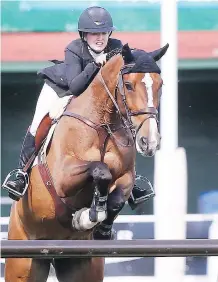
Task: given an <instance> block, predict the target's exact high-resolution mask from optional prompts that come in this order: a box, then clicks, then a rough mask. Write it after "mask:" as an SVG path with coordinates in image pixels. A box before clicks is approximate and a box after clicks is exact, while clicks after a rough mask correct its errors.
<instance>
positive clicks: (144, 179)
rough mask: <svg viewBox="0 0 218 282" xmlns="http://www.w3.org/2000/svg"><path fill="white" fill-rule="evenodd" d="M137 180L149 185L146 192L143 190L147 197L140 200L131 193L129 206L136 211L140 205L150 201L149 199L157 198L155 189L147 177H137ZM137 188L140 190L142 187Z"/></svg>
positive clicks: (144, 196)
mask: <svg viewBox="0 0 218 282" xmlns="http://www.w3.org/2000/svg"><path fill="white" fill-rule="evenodd" d="M135 180H136V181H137V180H138V181H142V182H146V185H148V188H147V189H146V190H142V191H145V195H143V196H141V197H139V198H135V197H134V195H133V193H132V192H131V194H130V197H129V199H128V204H129V205H130V207H131V209H132V210H134V209H135V208H136V207H137V206H138V205H139V204H142V203H144V202H145V201H148V200H149V199H151V198H153V197H154V196H155V192H154V188H153V186H152V184H151V182H150V181H149V180H148V178H147V177H145V176H142V175H136V178H135ZM137 188H139V190H140V186H138V185H137Z"/></svg>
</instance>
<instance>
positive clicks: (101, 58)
mask: <svg viewBox="0 0 218 282" xmlns="http://www.w3.org/2000/svg"><path fill="white" fill-rule="evenodd" d="M106 56H107V53H105V54H101V55H99V56H98V57H97V58H96V59H95V62H96V63H97V64H100V65H102V66H103V65H104V64H105V63H106V61H107V60H106Z"/></svg>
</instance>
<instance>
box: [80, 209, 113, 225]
mask: <svg viewBox="0 0 218 282" xmlns="http://www.w3.org/2000/svg"><path fill="white" fill-rule="evenodd" d="M89 212H90V209H86V210H84V211H83V212H82V213H81V215H80V218H79V222H78V224H79V228H78V230H88V229H91V228H93V227H94V226H95V225H96V224H97V223H99V222H102V221H103V220H105V219H106V218H107V214H106V211H102V212H98V213H97V222H92V221H91V220H90V219H89Z"/></svg>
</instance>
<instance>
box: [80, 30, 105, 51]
mask: <svg viewBox="0 0 218 282" xmlns="http://www.w3.org/2000/svg"><path fill="white" fill-rule="evenodd" d="M108 38H109V32H99V33H89V32H88V33H86V35H85V40H86V41H87V43H88V44H89V46H90V47H91V48H92V49H93V50H95V51H97V52H101V51H103V50H104V48H105V47H106V46H107V43H108Z"/></svg>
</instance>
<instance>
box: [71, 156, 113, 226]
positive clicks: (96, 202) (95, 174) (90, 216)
mask: <svg viewBox="0 0 218 282" xmlns="http://www.w3.org/2000/svg"><path fill="white" fill-rule="evenodd" d="M88 178H89V179H90V180H91V181H92V183H93V186H94V196H93V200H92V204H91V207H90V208H84V209H82V210H79V211H78V212H76V213H75V215H74V217H73V226H74V228H75V229H77V230H87V229H91V228H92V227H94V226H95V225H96V224H97V223H100V222H102V221H104V220H105V219H106V218H107V200H108V192H109V184H110V182H111V179H112V175H111V173H110V171H109V169H108V166H107V165H106V164H104V163H102V162H98V161H95V162H91V163H90V165H89V169H88Z"/></svg>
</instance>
